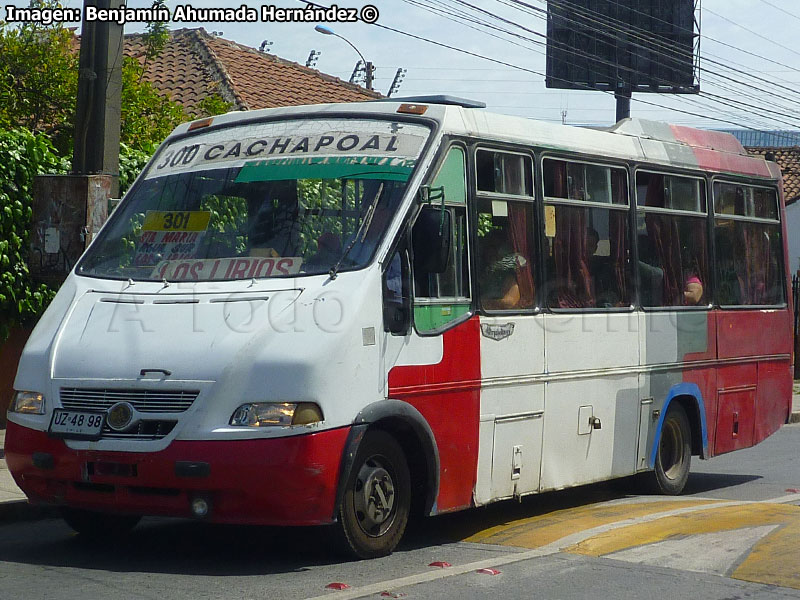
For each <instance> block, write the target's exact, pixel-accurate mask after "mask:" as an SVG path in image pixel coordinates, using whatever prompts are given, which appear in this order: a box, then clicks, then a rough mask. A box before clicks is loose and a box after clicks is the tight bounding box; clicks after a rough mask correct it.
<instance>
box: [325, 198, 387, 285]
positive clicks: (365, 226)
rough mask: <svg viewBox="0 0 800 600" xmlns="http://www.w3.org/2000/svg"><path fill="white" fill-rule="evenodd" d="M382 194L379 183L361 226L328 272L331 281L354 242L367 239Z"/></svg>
mask: <svg viewBox="0 0 800 600" xmlns="http://www.w3.org/2000/svg"><path fill="white" fill-rule="evenodd" d="M382 193H383V183H381V185H380V186H379V187H378V191H377V192H376V194H375V196H373V198H372V202H370V203H369V206H368V207H367V214H365V215H364V220H363V221H361V225H360V226H359V228H358V231H356V234H355V235H354V236H353V239H352V240H350V243H349V244H347V248H345V249H344V253H343V254H342V257H341V258H340V259H339V260H338V261H336V264H335V265H333V266H332V267H331V270H330V271H328V275H329V276H330V278H331V279H336V277H337V275H338V274H339V269H340V268H341V267H342V263H343V262H344V259H346V258H347V255H348V254H350V251H351V250H352V249H353V247H354V246H355V245H356V242H357V241H359V238H361V242H363V241H364V238H366V237H367V231H369V226H370V224H371V223H372V217H373V216H374V215H375V204H376V203H377V202H378V198H380V197H381V194H382Z"/></svg>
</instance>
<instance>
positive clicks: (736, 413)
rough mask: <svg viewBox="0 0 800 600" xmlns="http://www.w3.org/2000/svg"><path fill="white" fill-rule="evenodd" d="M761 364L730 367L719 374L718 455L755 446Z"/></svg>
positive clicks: (716, 451) (715, 440)
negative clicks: (758, 366)
mask: <svg viewBox="0 0 800 600" xmlns="http://www.w3.org/2000/svg"><path fill="white" fill-rule="evenodd" d="M757 373H758V368H757V363H755V362H751V363H746V364H742V365H728V366H725V367H720V368H719V370H718V371H717V403H718V405H719V407H718V410H717V427H716V432H715V437H714V454H723V453H725V452H731V451H732V450H738V449H740V448H747V447H748V446H752V445H753V432H754V430H755V409H756V388H757V386H756V383H757V381H758V375H757Z"/></svg>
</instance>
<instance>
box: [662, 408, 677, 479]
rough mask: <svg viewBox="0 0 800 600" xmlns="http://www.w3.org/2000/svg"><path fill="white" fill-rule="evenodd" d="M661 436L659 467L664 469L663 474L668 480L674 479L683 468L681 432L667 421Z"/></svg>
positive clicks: (672, 423)
mask: <svg viewBox="0 0 800 600" xmlns="http://www.w3.org/2000/svg"><path fill="white" fill-rule="evenodd" d="M661 436H662V442H661V448H660V452H661V465H662V466H663V468H664V474H665V475H666V476H667V477H669V478H670V479H675V478H677V477H678V474H679V473H680V471H681V468H682V467H683V448H682V447H681V439H682V438H681V432H680V429H679V428H678V426H677V425H676V424H675V423H674V422H672V421H669V422H667V423H666V426H665V427H664V430H663V431H662V432H661Z"/></svg>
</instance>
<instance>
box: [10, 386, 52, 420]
mask: <svg viewBox="0 0 800 600" xmlns="http://www.w3.org/2000/svg"><path fill="white" fill-rule="evenodd" d="M8 412H10V413H12V412H13V413H22V414H26V415H43V414H44V396H43V395H42V394H38V393H36V392H17V393H16V394H14V398H13V400H11V404H10V405H9V407H8Z"/></svg>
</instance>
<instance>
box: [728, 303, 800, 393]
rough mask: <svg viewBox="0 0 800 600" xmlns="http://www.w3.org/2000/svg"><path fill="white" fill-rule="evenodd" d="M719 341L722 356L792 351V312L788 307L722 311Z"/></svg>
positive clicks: (737, 356)
mask: <svg viewBox="0 0 800 600" xmlns="http://www.w3.org/2000/svg"><path fill="white" fill-rule="evenodd" d="M717 345H718V347H719V358H741V357H745V356H774V355H777V354H786V355H791V353H792V317H791V314H790V313H789V311H788V310H787V309H785V308H782V309H779V310H735V311H734V310H730V311H720V312H719V329H718V334H717ZM786 369H787V373H788V369H789V363H788V359H787V362H786ZM753 383H755V382H753Z"/></svg>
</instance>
